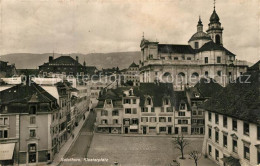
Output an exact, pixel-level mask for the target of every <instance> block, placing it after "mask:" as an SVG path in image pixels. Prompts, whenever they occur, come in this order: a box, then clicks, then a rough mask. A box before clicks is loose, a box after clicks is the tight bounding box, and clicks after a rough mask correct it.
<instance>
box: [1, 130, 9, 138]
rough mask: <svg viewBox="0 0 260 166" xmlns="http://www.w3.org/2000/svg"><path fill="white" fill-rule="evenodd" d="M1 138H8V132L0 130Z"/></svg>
mask: <svg viewBox="0 0 260 166" xmlns="http://www.w3.org/2000/svg"><path fill="white" fill-rule="evenodd" d="M0 138H8V130H0Z"/></svg>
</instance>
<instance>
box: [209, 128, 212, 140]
mask: <svg viewBox="0 0 260 166" xmlns="http://www.w3.org/2000/svg"><path fill="white" fill-rule="evenodd" d="M211 135H212V131H211V128H209V139H211Z"/></svg>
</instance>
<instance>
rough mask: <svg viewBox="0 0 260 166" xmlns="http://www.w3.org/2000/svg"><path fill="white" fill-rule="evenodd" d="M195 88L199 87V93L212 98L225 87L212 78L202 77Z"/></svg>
mask: <svg viewBox="0 0 260 166" xmlns="http://www.w3.org/2000/svg"><path fill="white" fill-rule="evenodd" d="M194 88H197V90H198V91H199V93H200V94H201V95H202V96H203V97H205V98H210V97H212V96H213V95H214V94H215V93H217V92H219V91H221V90H222V89H223V87H222V86H221V85H220V84H218V83H217V81H215V80H213V79H212V78H208V79H206V78H201V79H200V80H199V82H198V83H197V84H196V85H195V86H194Z"/></svg>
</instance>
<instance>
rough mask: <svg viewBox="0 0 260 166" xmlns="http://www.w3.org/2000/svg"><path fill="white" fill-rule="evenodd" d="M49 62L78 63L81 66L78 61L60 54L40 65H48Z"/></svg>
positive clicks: (59, 63)
mask: <svg viewBox="0 0 260 166" xmlns="http://www.w3.org/2000/svg"><path fill="white" fill-rule="evenodd" d="M51 64H55V65H70V64H73V65H79V66H82V65H81V64H80V63H79V62H78V61H76V60H75V59H73V58H72V57H71V56H60V57H58V58H56V59H53V60H52V61H50V62H48V63H44V64H43V65H42V66H49V65H51Z"/></svg>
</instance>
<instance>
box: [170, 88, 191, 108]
mask: <svg viewBox="0 0 260 166" xmlns="http://www.w3.org/2000/svg"><path fill="white" fill-rule="evenodd" d="M174 101H175V103H174V105H175V110H176V111H179V108H180V104H181V103H182V102H184V103H185V104H186V105H187V107H188V110H189V111H190V110H191V109H190V104H189V102H188V98H187V96H186V92H185V91H175V92H174Z"/></svg>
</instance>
